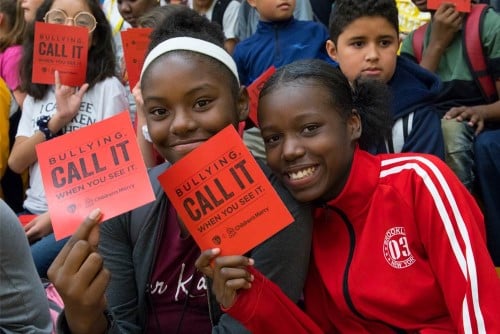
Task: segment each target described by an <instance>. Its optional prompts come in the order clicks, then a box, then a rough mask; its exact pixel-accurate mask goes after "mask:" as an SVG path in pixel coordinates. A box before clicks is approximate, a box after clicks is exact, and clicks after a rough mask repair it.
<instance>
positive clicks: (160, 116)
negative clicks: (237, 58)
mask: <svg viewBox="0 0 500 334" xmlns="http://www.w3.org/2000/svg"><path fill="white" fill-rule="evenodd" d="M221 67H223V65H220V66H218V64H214V63H213V60H212V59H207V57H206V56H200V55H193V54H188V53H186V52H182V53H181V52H172V53H168V54H166V55H164V56H162V57H161V58H158V59H157V60H156V61H155V62H154V63H152V65H150V67H149V68H148V70H147V74H145V75H144V77H143V80H142V83H141V89H142V97H143V100H144V110H145V114H146V120H147V125H148V130H149V134H150V136H151V139H152V140H153V143H154V144H155V146H156V148H157V149H158V151H159V152H160V153H161V154H162V155H163V156H164V157H165V158H166V159H167V160H168V161H170V162H171V163H175V162H177V161H178V160H179V159H181V158H182V157H184V156H185V155H186V154H188V153H189V152H191V151H192V150H194V149H195V148H196V147H198V146H200V145H201V144H203V143H204V142H205V141H207V140H208V139H209V138H210V137H212V136H213V135H215V134H216V133H217V132H219V131H220V130H222V129H223V128H225V127H226V126H227V125H229V124H232V125H234V126H235V127H236V126H237V124H238V122H239V121H242V120H244V119H245V118H246V116H247V113H248V108H247V102H248V101H247V97H248V96H247V95H246V92H243V91H242V92H240V94H239V97H238V98H235V94H234V93H233V89H231V87H232V82H233V81H232V80H231V79H232V78H231V77H230V76H231V75H232V74H230V72H229V70H226V69H225V68H222V69H221ZM226 72H227V73H226Z"/></svg>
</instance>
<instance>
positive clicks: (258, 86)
mask: <svg viewBox="0 0 500 334" xmlns="http://www.w3.org/2000/svg"><path fill="white" fill-rule="evenodd" d="M274 72H276V68H275V67H274V66H271V67H269V68H268V69H267V70H265V71H264V73H262V74H261V75H260V76H259V77H258V78H257V79H255V80H254V82H252V83H251V84H250V85H249V86H248V87H247V91H248V97H249V99H250V106H249V107H250V108H249V111H248V117H249V118H250V120H251V121H252V122H253V124H255V126H256V127H259V120H258V118H257V110H258V108H259V94H260V91H261V90H262V87H264V84H265V83H266V81H267V80H268V79H269V78H270V77H271V75H273V73H274Z"/></svg>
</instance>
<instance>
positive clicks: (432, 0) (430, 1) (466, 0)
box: [427, 0, 471, 13]
mask: <svg viewBox="0 0 500 334" xmlns="http://www.w3.org/2000/svg"><path fill="white" fill-rule="evenodd" d="M442 3H451V4H454V5H455V9H456V10H457V11H459V12H463V13H469V12H470V8H471V0H427V9H438V8H439V6H441V4H442Z"/></svg>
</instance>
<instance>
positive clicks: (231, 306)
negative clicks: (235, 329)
mask: <svg viewBox="0 0 500 334" xmlns="http://www.w3.org/2000/svg"><path fill="white" fill-rule="evenodd" d="M218 253H219V251H218V249H212V250H207V251H205V252H203V253H202V254H201V255H200V257H199V258H198V260H197V261H196V266H197V268H198V269H199V270H200V271H201V272H203V273H204V274H205V275H207V276H208V277H210V278H211V279H212V280H213V285H212V289H213V291H214V294H215V295H216V298H217V301H219V302H220V303H221V307H222V309H223V310H224V311H226V312H227V313H228V314H229V315H231V316H232V317H234V318H235V319H237V320H238V321H240V322H241V323H242V324H243V325H244V326H245V327H246V328H247V329H249V330H250V331H251V332H252V333H254V334H258V333H296V334H301V333H304V334H305V333H322V331H321V329H320V328H319V327H318V326H317V325H316V324H315V323H314V321H312V319H311V318H309V317H308V316H307V314H305V313H304V312H303V311H302V310H301V309H300V308H299V307H298V306H297V305H296V304H295V303H294V302H292V301H291V300H290V299H289V298H288V297H287V296H286V295H285V294H284V293H283V292H282V291H281V290H280V288H279V287H278V286H277V285H275V284H274V283H273V282H271V281H269V280H268V279H267V278H266V277H265V276H264V275H262V274H261V273H260V272H259V271H257V270H256V269H254V268H253V267H249V266H251V265H252V264H253V260H252V259H249V258H247V257H244V256H224V257H218V258H215V259H214V257H216V256H217V255H218ZM212 259H214V265H213V267H211V266H210V261H211V260H212Z"/></svg>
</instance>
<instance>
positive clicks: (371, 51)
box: [365, 43, 379, 61]
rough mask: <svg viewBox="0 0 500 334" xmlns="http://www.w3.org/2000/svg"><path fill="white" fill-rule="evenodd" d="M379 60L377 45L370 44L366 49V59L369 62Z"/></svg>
mask: <svg viewBox="0 0 500 334" xmlns="http://www.w3.org/2000/svg"><path fill="white" fill-rule="evenodd" d="M378 58H379V53H378V48H377V45H375V43H370V44H368V46H367V48H366V56H365V59H366V60H367V61H374V60H378Z"/></svg>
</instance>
